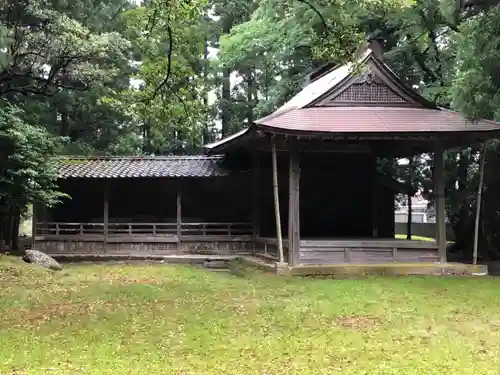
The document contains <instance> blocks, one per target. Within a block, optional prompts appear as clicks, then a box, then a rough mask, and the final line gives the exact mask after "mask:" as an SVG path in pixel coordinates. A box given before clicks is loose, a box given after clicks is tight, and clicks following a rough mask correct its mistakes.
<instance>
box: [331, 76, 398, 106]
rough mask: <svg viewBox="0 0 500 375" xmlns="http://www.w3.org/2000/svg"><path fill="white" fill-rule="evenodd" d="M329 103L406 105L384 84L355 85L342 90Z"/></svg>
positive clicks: (364, 83) (365, 83) (366, 83)
mask: <svg viewBox="0 0 500 375" xmlns="http://www.w3.org/2000/svg"><path fill="white" fill-rule="evenodd" d="M331 102H350V103H406V100H405V99H403V98H402V97H400V96H399V95H398V94H396V93H395V92H394V91H392V90H391V89H390V88H388V87H387V86H386V85H384V84H380V83H375V82H371V83H368V82H366V81H365V82H363V83H356V84H353V85H352V86H350V87H349V88H348V89H347V90H344V91H343V92H341V93H340V94H339V95H337V96H336V97H335V98H332V100H331Z"/></svg>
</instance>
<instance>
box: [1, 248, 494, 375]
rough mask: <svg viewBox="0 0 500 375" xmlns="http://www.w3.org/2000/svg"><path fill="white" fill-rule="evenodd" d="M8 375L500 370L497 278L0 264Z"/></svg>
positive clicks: (3, 344) (6, 260)
mask: <svg viewBox="0 0 500 375" xmlns="http://www.w3.org/2000/svg"><path fill="white" fill-rule="evenodd" d="M0 278H1V280H2V285H1V288H0V299H1V304H0V353H1V354H0V356H1V361H0V374H208V375H210V374H217V375H221V374H235V375H238V374H261V375H263V374H268V375H270V374H279V375H283V374H311V375H313V374H314V375H317V374H346V375H349V374H369V375H374V374H398V375H400V374H404V375H406V374H418V375H421V374H426V375H427V374H439V375H444V374H474V375H479V374H498V373H499V369H500V356H499V355H498V353H500V298H499V296H500V295H499V290H500V283H499V281H497V280H496V279H494V278H452V277H447V278H438V277H425V278H424V277H407V278H403V277H401V278H368V279H363V280H312V279H301V278H294V279H285V278H279V277H276V276H271V275H264V274H258V273H253V274H249V275H248V276H246V277H237V276H233V275H231V274H229V273H217V272H209V271H206V270H202V269H195V268H189V267H183V266H167V265H95V266H89V265H79V266H67V267H66V268H65V270H64V271H62V272H59V273H51V272H46V271H44V270H41V269H39V268H36V267H34V266H30V265H24V264H20V263H19V262H17V261H13V260H12V258H8V257H5V256H3V257H2V256H0Z"/></svg>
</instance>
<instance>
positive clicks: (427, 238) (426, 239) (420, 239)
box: [394, 234, 436, 242]
mask: <svg viewBox="0 0 500 375" xmlns="http://www.w3.org/2000/svg"><path fill="white" fill-rule="evenodd" d="M394 237H395V238H396V239H398V240H406V234H396V235H395V236H394ZM411 239H412V240H413V241H432V242H433V241H436V239H435V238H431V237H422V236H411Z"/></svg>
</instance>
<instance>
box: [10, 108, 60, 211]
mask: <svg viewBox="0 0 500 375" xmlns="http://www.w3.org/2000/svg"><path fill="white" fill-rule="evenodd" d="M21 116H22V111H20V110H19V109H18V108H16V107H13V106H10V105H3V106H2V107H0V170H1V173H0V210H2V212H0V216H2V214H4V215H5V214H6V213H7V212H6V210H9V209H15V210H17V211H19V212H22V211H23V210H24V209H26V207H27V205H28V203H29V202H39V203H41V204H44V205H47V206H52V205H53V204H55V203H57V202H58V200H59V198H60V197H61V196H62V195H61V194H60V193H58V191H57V185H56V178H57V171H56V169H55V168H54V165H53V164H52V163H51V162H50V160H49V159H47V157H48V156H50V155H52V154H53V153H54V151H55V150H56V149H57V146H58V142H57V139H56V138H55V137H53V136H51V135H50V134H49V133H48V132H47V131H46V130H45V129H44V128H42V127H40V126H34V125H30V124H28V123H26V122H25V121H24V120H23V119H22V117H21Z"/></svg>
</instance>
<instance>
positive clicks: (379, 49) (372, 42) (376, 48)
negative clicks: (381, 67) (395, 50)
mask: <svg viewBox="0 0 500 375" xmlns="http://www.w3.org/2000/svg"><path fill="white" fill-rule="evenodd" d="M368 48H369V49H370V50H371V51H372V52H373V54H374V55H375V56H376V57H378V58H379V59H383V57H384V51H383V49H384V39H382V38H380V37H371V38H369V39H368Z"/></svg>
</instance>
